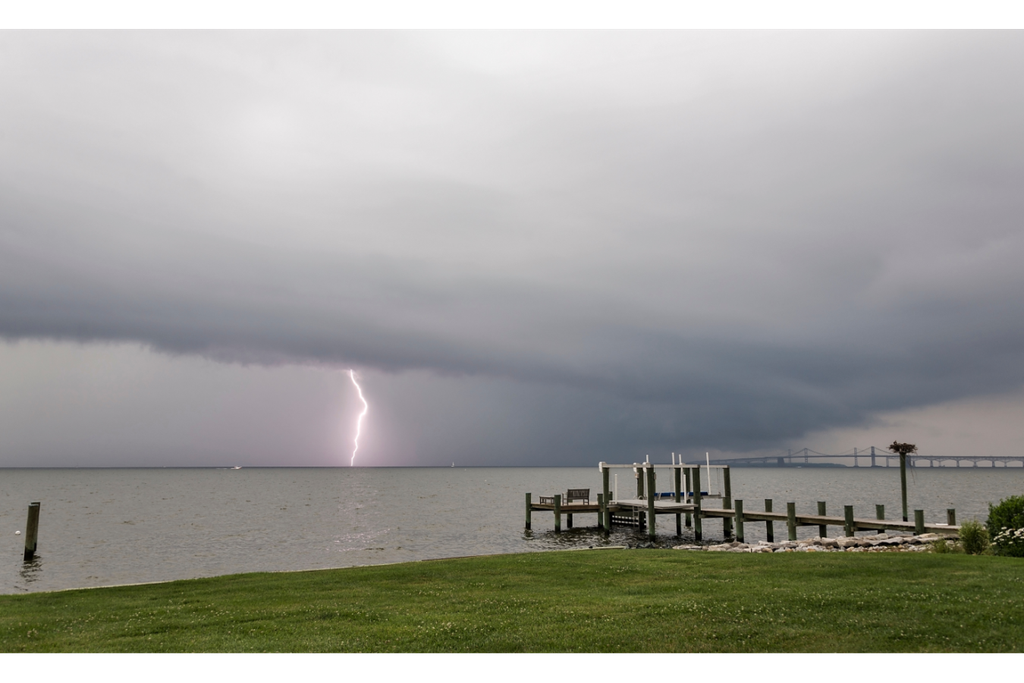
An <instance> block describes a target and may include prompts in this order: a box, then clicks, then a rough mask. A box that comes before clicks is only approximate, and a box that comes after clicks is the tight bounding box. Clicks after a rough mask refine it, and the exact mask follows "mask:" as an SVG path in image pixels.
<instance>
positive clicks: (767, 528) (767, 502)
mask: <svg viewBox="0 0 1024 683" xmlns="http://www.w3.org/2000/svg"><path fill="white" fill-rule="evenodd" d="M764 511H765V512H771V511H772V499H771V498H765V499H764ZM764 533H765V538H767V539H768V542H769V543H774V542H775V523H774V522H772V521H771V520H768V521H767V522H765V523H764Z"/></svg>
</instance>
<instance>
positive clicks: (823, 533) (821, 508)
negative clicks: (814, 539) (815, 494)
mask: <svg viewBox="0 0 1024 683" xmlns="http://www.w3.org/2000/svg"><path fill="white" fill-rule="evenodd" d="M825 514H826V513H825V501H823V500H819V501H818V515H820V516H821V517H824V516H825ZM818 536H820V537H821V538H828V525H827V524H819V525H818Z"/></svg>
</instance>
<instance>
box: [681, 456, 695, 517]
mask: <svg viewBox="0 0 1024 683" xmlns="http://www.w3.org/2000/svg"><path fill="white" fill-rule="evenodd" d="M683 476H684V477H686V482H685V484H686V496H685V498H686V502H687V503H689V502H691V500H692V493H693V477H692V476H690V468H689V467H687V468H685V469H684V470H683ZM684 520H685V524H686V528H687V529H689V528H690V527H691V526H693V524H692V520H691V519H690V513H689V512H687V513H686V515H685V516H684Z"/></svg>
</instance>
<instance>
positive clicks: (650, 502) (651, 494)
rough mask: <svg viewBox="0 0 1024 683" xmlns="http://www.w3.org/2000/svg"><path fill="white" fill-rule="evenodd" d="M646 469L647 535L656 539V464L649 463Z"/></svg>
mask: <svg viewBox="0 0 1024 683" xmlns="http://www.w3.org/2000/svg"><path fill="white" fill-rule="evenodd" d="M644 469H646V470H647V535H648V536H650V538H651V540H652V541H653V540H654V534H655V531H654V527H655V522H654V519H655V517H656V515H655V514H654V499H655V498H656V497H657V496H656V494H657V487H656V486H655V478H654V466H653V465H648V466H647V467H645V468H644Z"/></svg>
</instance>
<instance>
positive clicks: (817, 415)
mask: <svg viewBox="0 0 1024 683" xmlns="http://www.w3.org/2000/svg"><path fill="white" fill-rule="evenodd" d="M0 50H2V57H0V112H2V113H0V123H2V125H0V129H2V132H0V158H2V160H0V334H2V335H3V336H4V337H6V338H8V339H38V338H52V339H63V340H74V341H83V342H92V341H137V342H141V343H144V344H147V345H151V346H152V347H153V348H155V349H157V350H160V351H165V352H168V353H171V354H198V355H203V356H206V357H210V358H215V359H218V360H224V361H232V362H235V361H240V362H250V363H260V364H266V363H269V364H278V363H299V364H308V363H314V364H319V363H323V364H337V365H345V366H348V365H355V366H357V367H362V368H368V369H371V368H373V369H378V370H383V371H387V372H400V371H425V374H418V375H416V377H417V378H418V379H415V380H409V382H407V383H406V384H405V385H402V384H401V383H398V384H396V385H395V387H396V388H395V389H394V391H393V395H390V396H389V395H387V394H388V392H387V391H386V390H385V391H384V393H385V397H384V399H383V400H390V401H391V402H392V403H391V405H392V406H393V408H392V410H395V411H397V412H401V415H402V416H401V420H402V421H403V422H404V423H405V424H406V425H407V429H408V431H409V434H410V436H409V438H410V439H420V440H421V441H422V440H423V439H426V440H427V441H429V440H430V438H436V439H437V441H436V443H437V446H436V451H437V453H439V454H440V453H442V452H445V453H447V452H450V451H452V450H453V449H459V448H464V449H467V448H476V447H478V445H479V444H482V443H486V442H487V440H488V439H489V438H491V436H489V435H493V434H496V433H500V432H501V431H502V430H503V429H506V428H507V427H503V426H502V425H503V424H504V425H508V424H517V425H521V426H522V430H521V432H519V433H520V434H525V433H529V434H531V435H533V436H532V437H531V438H536V439H539V438H541V437H543V438H544V439H547V440H548V441H547V442H548V443H552V441H551V440H554V441H555V442H557V443H559V444H560V447H564V448H565V449H576V450H590V451H592V450H593V449H605V448H607V449H621V448H624V447H627V446H629V445H630V444H634V445H635V444H638V443H639V444H642V445H643V446H644V447H646V448H656V447H661V446H664V447H666V449H668V448H669V447H671V449H672V450H679V449H681V448H691V447H692V448H701V447H717V448H724V449H735V450H743V449H750V448H765V447H770V446H772V445H774V444H778V443H781V442H783V441H784V440H785V439H789V438H792V437H795V436H799V435H801V434H804V433H806V432H808V431H809V430H815V429H822V428H827V427H833V426H842V425H850V424H857V423H858V422H860V421H863V420H864V419H866V417H867V416H869V415H870V414H871V413H872V412H874V411H878V410H886V409H893V408H903V407H910V406H922V405H929V404H933V403H937V402H940V401H945V400H950V399H956V398H963V397H969V396H981V395H988V394H993V393H999V392H1004V391H1010V390H1013V389H1016V388H1018V387H1020V386H1021V385H1022V383H1024V362H1022V360H1024V310H1022V308H1024V304H1022V302H1021V297H1020V292H1021V291H1022V285H1024V269H1022V268H1021V267H1020V266H1019V264H1020V263H1021V262H1022V256H1024V233H1022V230H1021V216H1022V215H1024V213H1022V208H1024V198H1022V194H1021V192H1020V190H1019V188H1021V187H1024V154H1022V152H1024V149H1022V147H1024V136H1021V134H1020V124H1019V122H1020V121H1021V120H1024V91H1022V90H1021V88H1020V87H1019V86H1018V84H1019V83H1020V82H1021V81H1022V80H1024V78H1022V77H1024V38H1022V37H1021V36H1020V34H1018V33H993V32H985V33H892V32H885V33H843V32H814V33H747V32H741V33H622V34H617V33H612V34H607V33H595V34H590V33H571V34H558V33H526V34H502V33H498V34H493V33H469V34H446V33H229V34H222V33H155V34H154V33H74V34H67V33H42V34H40V33H6V34H3V39H2V48H0ZM433 376H442V377H449V378H455V379H457V378H462V380H460V381H462V382H463V384H462V385H461V386H463V387H464V390H463V391H462V392H461V393H459V392H455V393H456V394H458V396H459V397H461V398H459V397H456V396H454V395H453V396H452V397H451V398H450V400H451V401H452V404H453V405H455V404H458V403H459V402H460V401H461V402H463V403H464V404H466V405H479V404H480V402H481V401H482V400H483V399H482V397H483V396H492V397H494V400H495V401H496V402H497V404H500V406H501V409H500V410H499V411H497V412H496V413H495V414H494V415H492V416H491V418H487V417H485V416H477V417H478V418H479V420H480V424H481V425H486V426H487V428H483V427H481V428H480V429H481V431H480V433H479V434H477V435H476V436H473V437H472V438H470V437H468V436H467V437H465V439H467V440H464V441H458V440H454V441H453V440H452V439H455V437H452V436H450V435H446V436H444V437H441V436H436V435H435V437H429V436H424V435H425V434H427V433H428V432H429V431H430V425H431V424H434V423H436V421H437V420H439V419H442V418H441V417H439V416H438V415H436V414H435V413H436V411H437V410H439V408H437V407H436V406H428V405H426V404H427V403H429V402H430V401H429V400H427V399H426V397H427V396H429V395H431V394H432V393H433V392H435V391H437V390H438V387H439V386H440V385H439V384H436V383H435V384H433V385H431V384H430V381H429V380H428V379H426V378H429V377H433ZM455 379H448V380H444V381H445V382H449V381H455ZM438 381H440V380H438ZM414 385H415V387H417V388H416V389H415V390H412V389H410V388H409V387H412V386H414ZM399 386H404V387H405V388H404V389H399ZM469 387H475V388H469ZM399 406H400V407H399ZM455 412H458V411H457V410H456V411H455ZM450 418H451V416H450V415H449V416H448V418H446V419H450ZM395 419H399V418H398V417H397V414H396V418H395ZM488 430H491V431H488ZM469 431H472V430H469ZM503 438H505V437H503ZM507 438H508V439H512V440H513V441H515V443H516V445H517V446H520V447H521V446H523V444H524V443H526V442H524V441H522V440H518V441H517V440H516V439H515V437H513V436H512V435H509V436H508V437H507ZM522 438H526V437H522V436H521V437H520V439H522ZM513 450H514V449H512V447H510V451H509V452H510V453H511V452H513ZM439 457H440V456H439ZM592 459H595V458H585V459H584V461H585V462H587V463H589V462H590V460H592Z"/></svg>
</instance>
